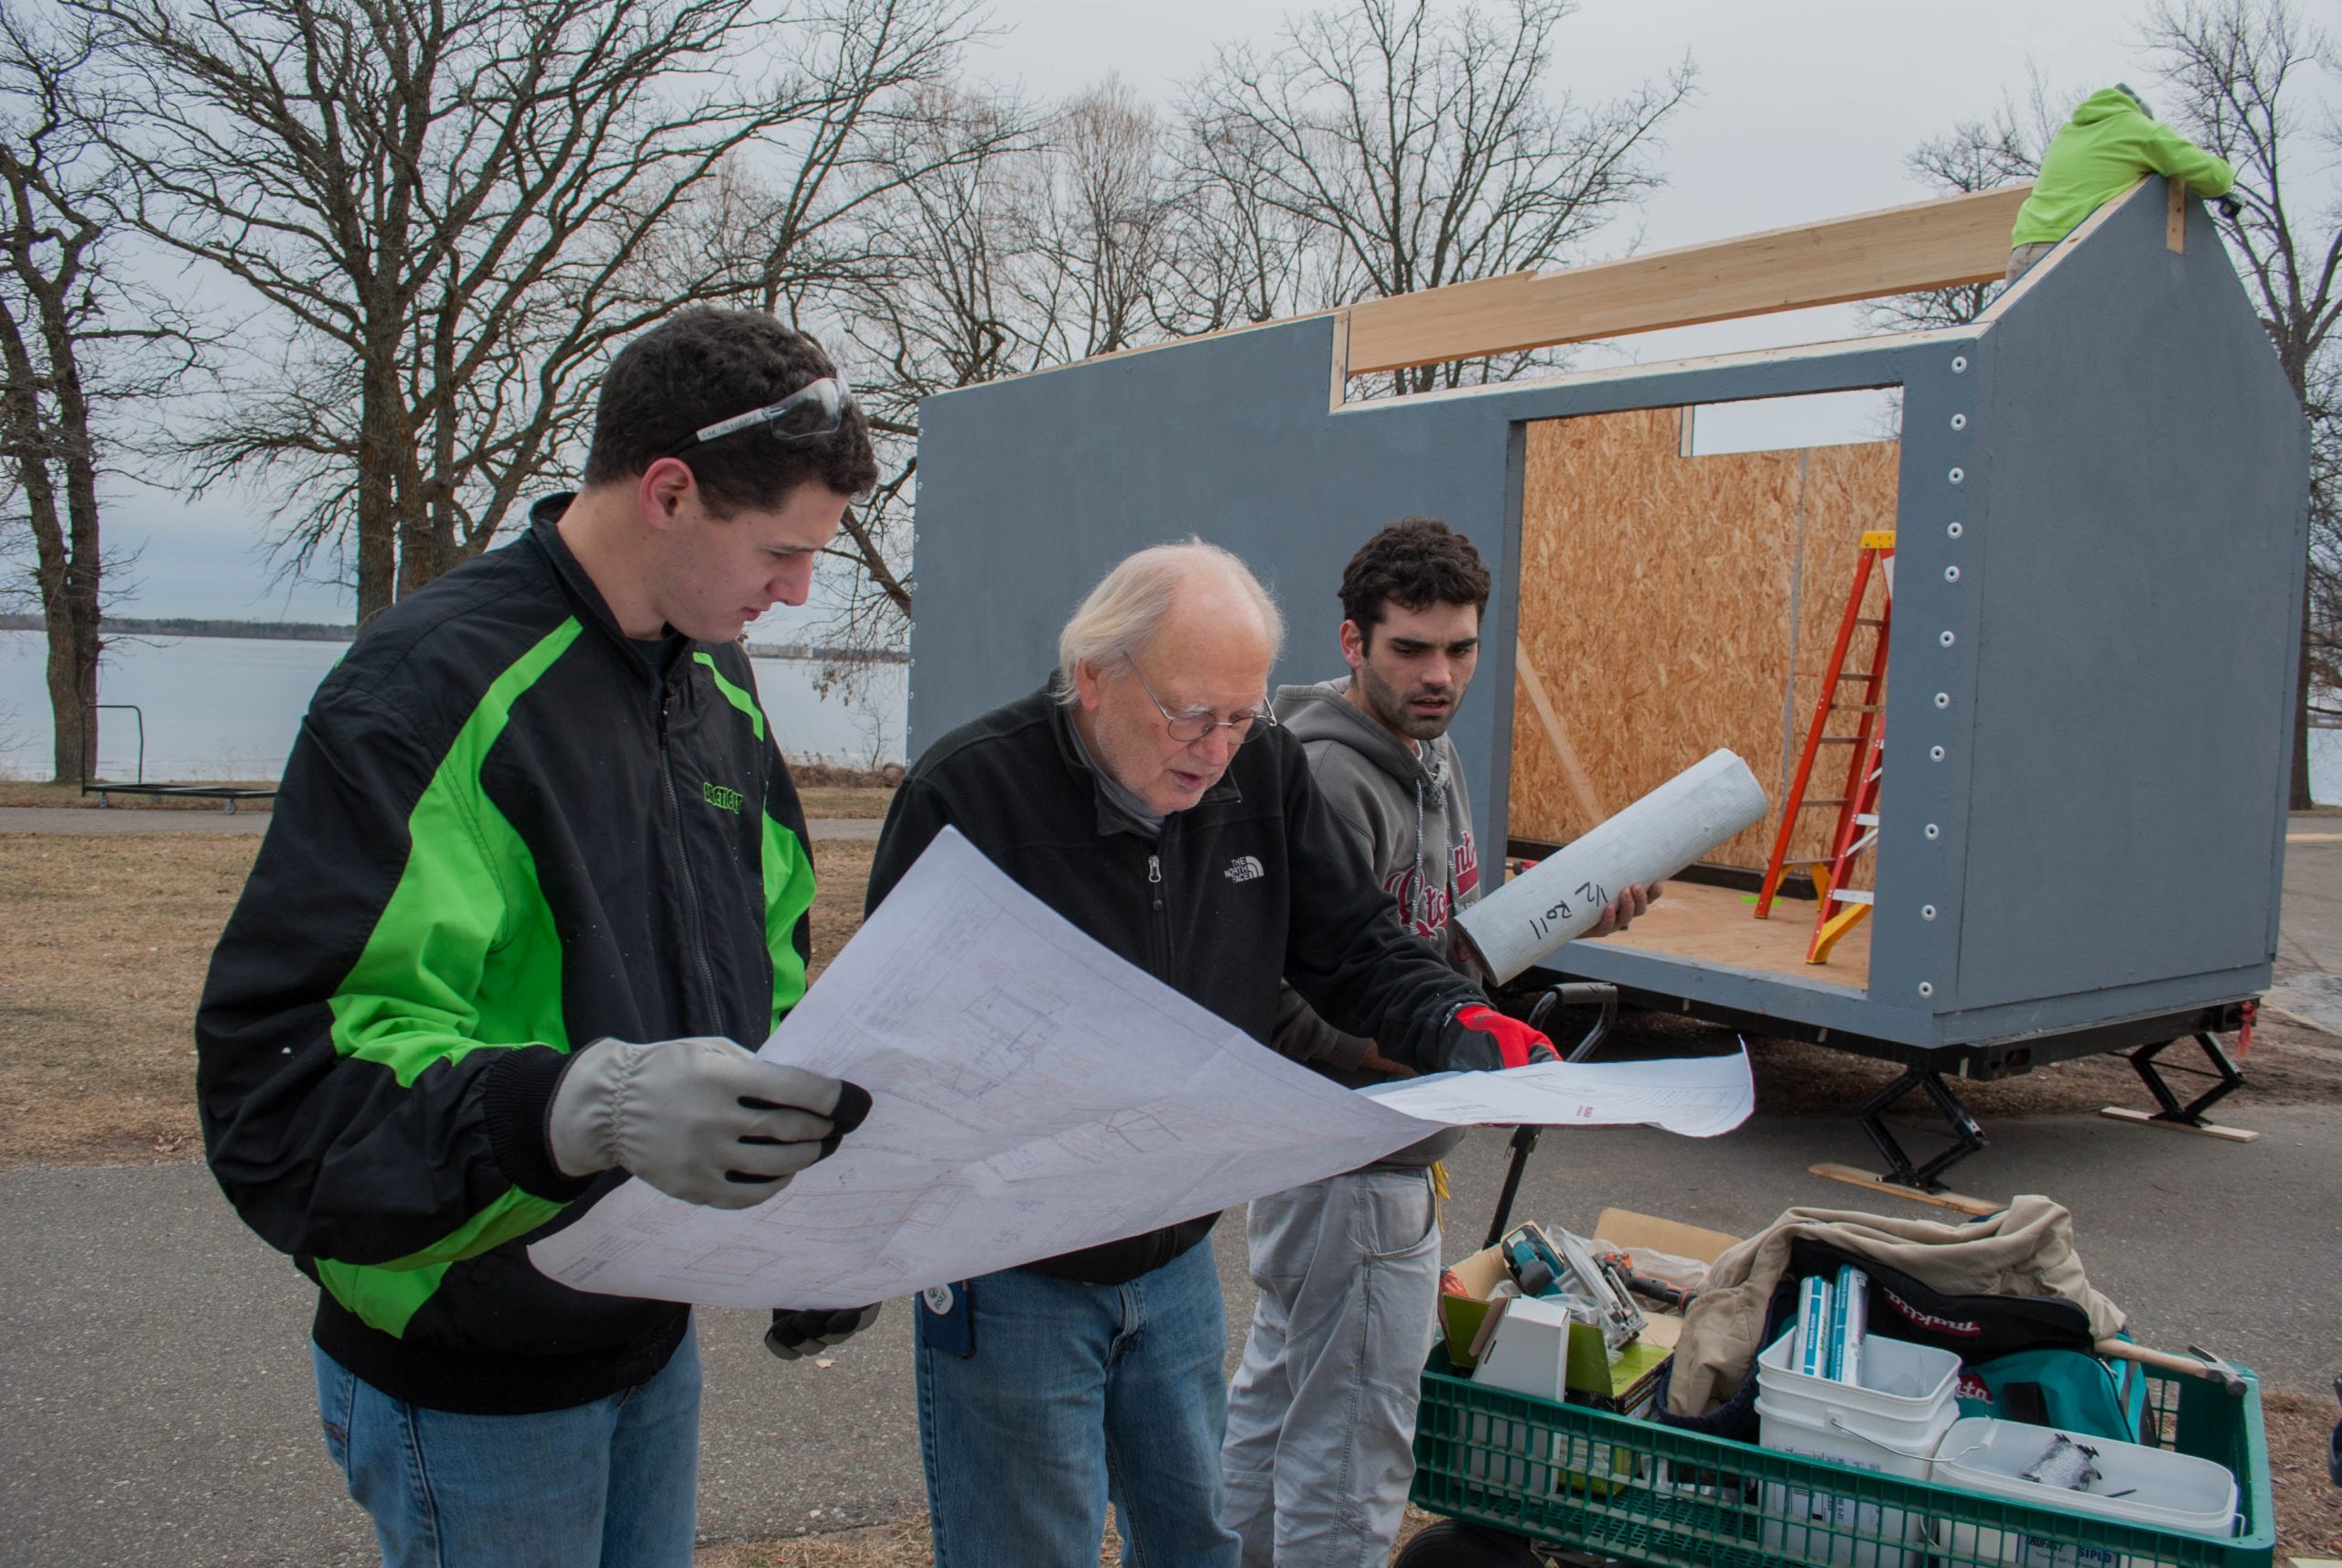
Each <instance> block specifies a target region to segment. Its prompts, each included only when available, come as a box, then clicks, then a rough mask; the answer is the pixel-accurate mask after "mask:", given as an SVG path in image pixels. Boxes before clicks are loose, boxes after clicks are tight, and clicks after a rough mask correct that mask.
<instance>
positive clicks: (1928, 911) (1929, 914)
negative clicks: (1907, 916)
mask: <svg viewBox="0 0 2342 1568" xmlns="http://www.w3.org/2000/svg"><path fill="white" fill-rule="evenodd" d="M1919 918H1921V919H1922V920H1932V919H1934V918H1936V907H1935V906H1934V905H1933V904H1922V905H1920V906H1919Z"/></svg>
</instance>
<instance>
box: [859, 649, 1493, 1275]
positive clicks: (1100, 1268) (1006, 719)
mask: <svg viewBox="0 0 2342 1568" xmlns="http://www.w3.org/2000/svg"><path fill="white" fill-rule="evenodd" d="M946 825H949V826H951V827H955V828H958V829H959V830H960V832H962V833H963V834H965V835H966V836H967V838H968V839H969V841H970V842H971V843H973V844H974V845H975V846H976V847H977V848H978V849H980V850H982V851H983V853H984V854H986V855H987V856H989V857H990V858H991V859H992V861H993V862H994V864H995V865H998V866H999V867H1000V868H1001V869H1002V870H1003V871H1005V872H1006V873H1008V875H1010V876H1012V877H1014V878H1015V880H1016V881H1017V883H1018V884H1020V885H1021V886H1024V887H1025V888H1026V891H1028V892H1030V893H1032V894H1033V895H1034V896H1035V897H1037V898H1039V899H1040V900H1041V901H1042V902H1043V903H1045V904H1047V905H1048V906H1049V907H1050V908H1053V909H1055V910H1057V911H1058V913H1059V914H1061V915H1063V916H1064V917H1065V918H1068V919H1069V920H1071V921H1072V922H1073V923H1074V924H1075V925H1077V926H1079V927H1080V928H1081V929H1083V930H1084V931H1086V932H1088V933H1089V934H1090V936H1092V937H1094V938H1096V939H1097V940H1099V941H1100V942H1101V943H1103V944H1104V945H1105V946H1106V947H1108V948H1109V949H1111V950H1113V951H1114V952H1115V953H1117V954H1119V955H1120V956H1122V957H1123V958H1124V959H1127V960H1129V961H1131V962H1132V963H1133V964H1136V965H1137V966H1138V967H1139V968H1141V969H1143V970H1144V971H1146V972H1148V973H1149V974H1152V975H1154V976H1155V978H1156V979H1158V980H1160V981H1162V982H1164V983H1166V984H1167V985H1169V986H1171V987H1172V988H1173V989H1174V990H1176V991H1177V992H1179V993H1181V994H1183V995H1185V996H1187V997H1188V998H1190V999H1191V1000H1193V1001H1195V1002H1198V1003H1200V1004H1203V1005H1204V1006H1206V1007H1209V1008H1210V1009H1211V1010H1212V1011H1213V1012H1214V1013H1217V1014H1218V1015H1219V1016H1221V1017H1223V1018H1225V1019H1227V1020H1228V1021H1229V1022H1230V1023H1231V1024H1233V1025H1235V1026H1237V1027H1238V1028H1240V1029H1242V1030H1243V1031H1244V1032H1245V1033H1246V1034H1248V1035H1250V1036H1252V1037H1253V1038H1254V1039H1256V1040H1259V1041H1261V1042H1262V1049H1263V1050H1266V1049H1268V1048H1269V1046H1268V1044H1267V1041H1268V1038H1269V1032H1270V1030H1271V1028H1272V1026H1273V1025H1274V1023H1275V1021H1276V1006H1277V983H1278V982H1279V980H1281V979H1282V980H1285V981H1288V982H1290V983H1291V984H1292V985H1293V988H1294V989H1295V991H1298V992H1299V993H1301V994H1302V995H1303V996H1304V997H1305V998H1306V999H1307V1000H1308V1002H1309V1004H1310V1005H1311V1006H1313V1007H1315V1008H1316V1010H1317V1012H1318V1013H1319V1014H1320V1015H1323V1016H1324V1017H1326V1018H1327V1019H1328V1020H1329V1021H1331V1022H1332V1023H1333V1024H1335V1025H1336V1026H1338V1027H1340V1028H1343V1029H1347V1030H1348V1031H1349V1032H1351V1033H1353V1034H1358V1035H1365V1036H1371V1037H1373V1038H1374V1039H1377V1040H1379V1041H1381V1042H1382V1043H1383V1048H1384V1049H1385V1050H1386V1051H1388V1052H1391V1054H1392V1055H1393V1056H1394V1057H1395V1058H1396V1059H1398V1060H1401V1061H1403V1062H1406V1063H1407V1064H1409V1065H1410V1066H1413V1067H1418V1068H1422V1069H1425V1070H1427V1071H1438V1070H1442V1069H1445V1068H1446V1067H1448V1066H1449V1065H1451V1064H1450V1063H1449V1062H1448V1060H1447V1055H1448V1051H1449V1048H1450V1045H1451V1042H1453V1041H1454V1040H1455V1038H1456V1035H1457V1034H1458V1033H1459V1032H1460V1031H1459V1030H1457V1029H1454V1028H1451V1027H1450V1026H1449V1019H1450V1018H1451V1017H1452V1015H1454V1014H1455V1012H1456V1009H1457V1008H1459V1007H1462V1006H1465V1005H1467V1004H1471V1003H1475V1002H1478V1001H1480V1000H1481V999H1482V998H1481V996H1480V993H1478V992H1477V991H1476V990H1474V989H1473V988H1472V986H1471V984H1470V983H1468V982H1466V981H1465V980H1463V979H1462V978H1461V977H1459V976H1458V975H1457V974H1456V972H1455V971H1454V970H1452V969H1450V968H1448V967H1447V965H1446V964H1445V963H1444V962H1442V961H1441V960H1440V957H1439V955H1438V954H1437V953H1435V952H1434V951H1433V950H1432V949H1431V948H1430V946H1429V945H1428V944H1426V943H1424V942H1423V940H1420V939H1419V938H1417V937H1415V936H1413V934H1411V933H1410V932H1408V931H1406V930H1405V929H1402V927H1401V925H1400V923H1399V919H1398V917H1397V915H1396V914H1395V913H1394V912H1393V910H1392V907H1391V899H1390V897H1389V896H1388V895H1386V894H1385V893H1384V892H1383V891H1382V889H1381V888H1380V886H1377V885H1376V882H1375V879H1374V875H1373V873H1372V871H1371V870H1370V868H1369V866H1368V865H1367V863H1366V858H1365V855H1364V854H1363V852H1362V851H1361V850H1360V849H1359V846H1358V844H1357V843H1355V842H1354V841H1353V840H1352V838H1351V836H1350V834H1349V833H1348V832H1346V831H1345V830H1344V829H1343V827H1342V825H1341V824H1340V822H1338V821H1337V820H1336V819H1335V817H1334V815H1333V813H1332V811H1330V810H1329V809H1328V808H1327V804H1326V801H1325V799H1324V797H1323V796H1321V795H1320V794H1319V793H1318V790H1317V787H1316V784H1315V783H1313V782H1312V781H1311V779H1310V776H1309V765H1308V762H1307V759H1306V758H1305V757H1303V755H1302V751H1301V747H1300V746H1299V745H1298V744H1297V743H1295V741H1294V739H1293V737H1292V736H1288V735H1286V734H1284V732H1283V731H1282V730H1277V729H1272V730H1270V731H1268V732H1267V733H1266V734H1265V735H1262V736H1259V737H1257V738H1255V739H1254V740H1252V742H1251V743H1249V744H1248V745H1246V746H1242V747H1241V748H1239V749H1238V751H1237V752H1236V754H1235V757H1234V759H1233V760H1232V761H1231V762H1230V765H1229V769H1228V772H1227V774H1226V776H1225V777H1223V778H1222V779H1220V781H1219V783H1218V784H1217V785H1215V786H1213V788H1212V789H1211V790H1210V791H1209V793H1207V794H1206V795H1205V796H1204V798H1203V800H1201V801H1199V802H1198V803H1197V804H1196V805H1195V806H1194V807H1192V808H1191V809H1189V810H1187V811H1177V812H1174V813H1173V814H1172V815H1170V816H1168V817H1166V818H1165V819H1164V822H1163V828H1162V832H1161V833H1160V834H1159V836H1155V837H1149V836H1147V834H1146V833H1145V832H1144V830H1142V829H1140V828H1139V827H1137V826H1136V825H1135V824H1133V823H1132V822H1130V821H1129V819H1128V818H1127V817H1126V816H1124V815H1123V813H1122V812H1120V811H1116V810H1115V809H1114V808H1113V807H1112V805H1111V804H1110V803H1109V802H1108V801H1107V800H1106V799H1105V798H1104V796H1103V795H1102V794H1101V792H1100V789H1099V780H1098V777H1097V775H1096V774H1095V773H1093V772H1091V771H1090V768H1089V767H1088V766H1087V765H1086V764H1085V763H1084V762H1083V761H1082V759H1081V757H1080V753H1079V752H1078V751H1077V750H1076V748H1075V746H1074V744H1073V736H1072V733H1071V731H1070V729H1069V720H1068V718H1067V715H1066V712H1065V710H1064V709H1063V708H1061V707H1060V706H1058V703H1055V702H1054V701H1052V700H1051V699H1050V697H1049V695H1048V693H1047V691H1046V690H1043V691H1040V692H1037V693H1033V694H1032V695H1031V696H1028V697H1025V698H1022V699H1020V700H1018V701H1016V702H1014V703H1009V704H1008V705H1007V706H1005V707H1003V708H998V709H995V710H994V711H993V712H992V713H989V714H984V715H983V717H981V718H978V719H975V720H973V721H972V722H970V723H968V724H965V725H962V726H961V727H959V728H958V729H955V730H953V731H952V732H951V734H949V735H947V736H944V737H943V738H942V739H940V740H939V741H937V742H936V743H935V744H934V745H933V746H930V747H929V748H928V750H927V753H926V754H925V755H924V756H922V757H920V758H919V762H918V764H917V765H916V766H914V767H913V768H911V770H910V772H909V773H908V775H906V776H905V778H904V779H903V784H902V788H901V789H898V790H897V792H896V795H895V803H894V807H893V809H892V810H891V811H889V812H888V813H887V816H886V828H885V830H884V831H883V832H881V833H880V834H879V838H878V850H877V856H876V861H875V863H874V864H873V865H872V867H871V873H870V893H869V901H868V907H869V908H873V909H875V908H877V907H878V904H879V902H880V901H881V900H882V899H884V898H885V897H886V894H887V892H888V891H889V890H890V889H891V888H892V887H893V886H895V884H896V883H897V881H899V880H900V879H901V878H902V875H903V874H904V873H905V872H907V871H908V870H909V869H910V867H911V864H912V862H914V861H916V860H917V859H918V858H919V852H920V851H922V850H924V849H925V848H926V847H927V845H928V843H929V840H931V839H933V838H934V837H935V835H936V834H937V833H938V832H940V831H941V830H942V829H943V828H944V827H945V826H946ZM1458 1065H1460V1064H1458ZM1218 1218H1219V1216H1218V1215H1217V1214H1208V1215H1203V1216H1199V1217H1198V1218H1197V1219H1189V1220H1186V1221H1183V1222H1182V1223H1180V1224H1177V1225H1173V1226H1169V1227H1166V1228H1165V1229H1163V1230H1153V1231H1149V1232H1147V1233H1145V1234H1144V1235H1140V1236H1131V1237H1126V1238H1124V1239H1123V1240H1119V1241H1110V1242H1108V1243H1107V1244H1105V1245H1104V1246H1102V1247H1090V1248H1087V1249H1085V1250H1083V1251H1079V1252H1069V1253H1067V1254H1065V1255H1064V1256H1062V1257H1058V1258H1051V1259H1048V1260H1046V1261H1044V1262H1038V1263H1034V1264H1031V1265H1029V1266H1030V1267H1031V1268H1032V1269H1033V1270H1034V1271H1035V1272H1036V1273H1044V1274H1050V1275H1054V1276H1057V1277H1058V1278H1062V1279H1074V1280H1081V1281H1085V1282H1087V1283H1092V1284H1117V1283H1122V1282H1123V1281H1124V1280H1130V1279H1134V1278H1136V1277H1137V1276H1138V1275H1140V1274H1143V1273H1146V1272H1147V1271H1149V1270H1151V1269H1156V1268H1160V1267H1161V1266H1162V1265H1163V1264H1165V1263H1167V1262H1170V1261H1171V1260H1172V1259H1174V1258H1176V1257H1177V1256H1178V1255H1179V1254H1180V1253H1182V1252H1184V1251H1187V1249H1188V1248H1190V1247H1192V1246H1194V1245H1195V1244H1196V1243H1197V1242H1198V1241H1199V1240H1203V1238H1204V1236H1205V1235H1206V1234H1207V1233H1209V1231H1210V1230H1211V1227H1212V1222H1213V1221H1214V1220H1215V1219H1218Z"/></svg>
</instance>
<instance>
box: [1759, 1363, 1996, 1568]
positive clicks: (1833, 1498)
mask: <svg viewBox="0 0 2342 1568" xmlns="http://www.w3.org/2000/svg"><path fill="white" fill-rule="evenodd" d="M1868 1358H1869V1350H1868V1348H1867V1347H1865V1348H1864V1359H1865V1360H1867V1359H1868ZM1813 1381H1817V1382H1826V1380H1822V1379H1815V1380H1813ZM1830 1386H1833V1387H1839V1388H1849V1389H1850V1388H1851V1386H1850V1385H1847V1384H1842V1383H1840V1384H1834V1385H1830ZM1756 1417H1757V1422H1758V1430H1759V1432H1760V1434H1761V1435H1760V1437H1759V1439H1758V1440H1759V1441H1760V1442H1762V1443H1763V1444H1764V1445H1765V1446H1766V1447H1767V1448H1778V1449H1780V1450H1781V1451H1782V1452H1783V1453H1786V1454H1797V1455H1803V1456H1804V1457H1806V1458H1809V1459H1827V1460H1829V1461H1830V1462H1832V1464H1837V1465H1845V1466H1852V1467H1853V1468H1854V1469H1857V1470H1870V1471H1875V1472H1876V1473H1877V1474H1879V1475H1883V1476H1900V1477H1905V1478H1907V1479H1909V1480H1914V1481H1924V1480H1926V1479H1927V1478H1928V1465H1929V1463H1930V1460H1931V1457H1932V1455H1934V1454H1935V1451H1936V1445H1937V1444H1939V1443H1940V1442H1941V1441H1942V1440H1943V1436H1944V1434H1946V1433H1948V1432H1950V1430H1951V1427H1952V1424H1953V1423H1955V1422H1957V1421H1958V1420H1959V1419H1960V1407H1959V1405H1958V1404H1957V1403H1956V1402H1954V1401H1953V1400H1952V1399H1951V1398H1950V1395H1949V1393H1947V1394H1946V1396H1945V1398H1944V1399H1943V1401H1942V1402H1941V1405H1940V1407H1939V1409H1938V1411H1937V1412H1936V1414H1935V1415H1934V1416H1933V1417H1932V1418H1929V1419H1925V1420H1918V1419H1915V1420H1908V1421H1906V1420H1881V1419H1880V1418H1878V1417H1875V1416H1873V1415H1871V1414H1870V1413H1869V1412H1865V1411H1861V1410H1856V1409H1853V1408H1850V1407H1848V1408H1838V1409H1825V1410H1823V1411H1822V1412H1821V1415H1820V1418H1819V1419H1815V1420H1809V1419H1808V1418H1807V1410H1806V1409H1805V1408H1804V1407H1803V1406H1799V1408H1795V1409H1784V1408H1782V1406H1781V1405H1780V1404H1779V1403H1778V1402H1776V1401H1775V1400H1774V1399H1773V1397H1772V1395H1771V1393H1770V1391H1760V1392H1759V1393H1758V1394H1757V1396H1756ZM1764 1509H1765V1550H1766V1551H1767V1552H1774V1553H1778V1554H1780V1555H1784V1556H1789V1557H1796V1558H1800V1559H1802V1560H1804V1561H1807V1562H1812V1563H1834V1564H1837V1565H1838V1568H1905V1564H1906V1563H1907V1562H1908V1563H1911V1564H1912V1565H1913V1568H1917V1564H1918V1563H1919V1562H1920V1561H1921V1560H1922V1558H1923V1557H1924V1555H1925V1552H1926V1542H1927V1541H1928V1518H1927V1516H1926V1515H1925V1514H1922V1513H1912V1512H1908V1511H1907V1510H1905V1509H1897V1508H1886V1507H1884V1506H1882V1505H1880V1504H1878V1503H1875V1502H1869V1501H1866V1500H1864V1499H1863V1498H1857V1497H1850V1496H1842V1495H1840V1494H1837V1493H1832V1492H1829V1491H1825V1490H1823V1489H1821V1487H1791V1486H1786V1485H1783V1484H1782V1483H1780V1482H1778V1481H1768V1482H1767V1483H1766V1484H1765V1501H1764ZM1896 1541H1913V1542H1917V1543H1918V1545H1917V1546H1915V1547H1914V1548H1913V1550H1911V1551H1910V1552H1906V1551H1905V1550H1904V1548H1903V1547H1901V1546H1899V1545H1895V1544H1892V1543H1893V1542H1896Z"/></svg>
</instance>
